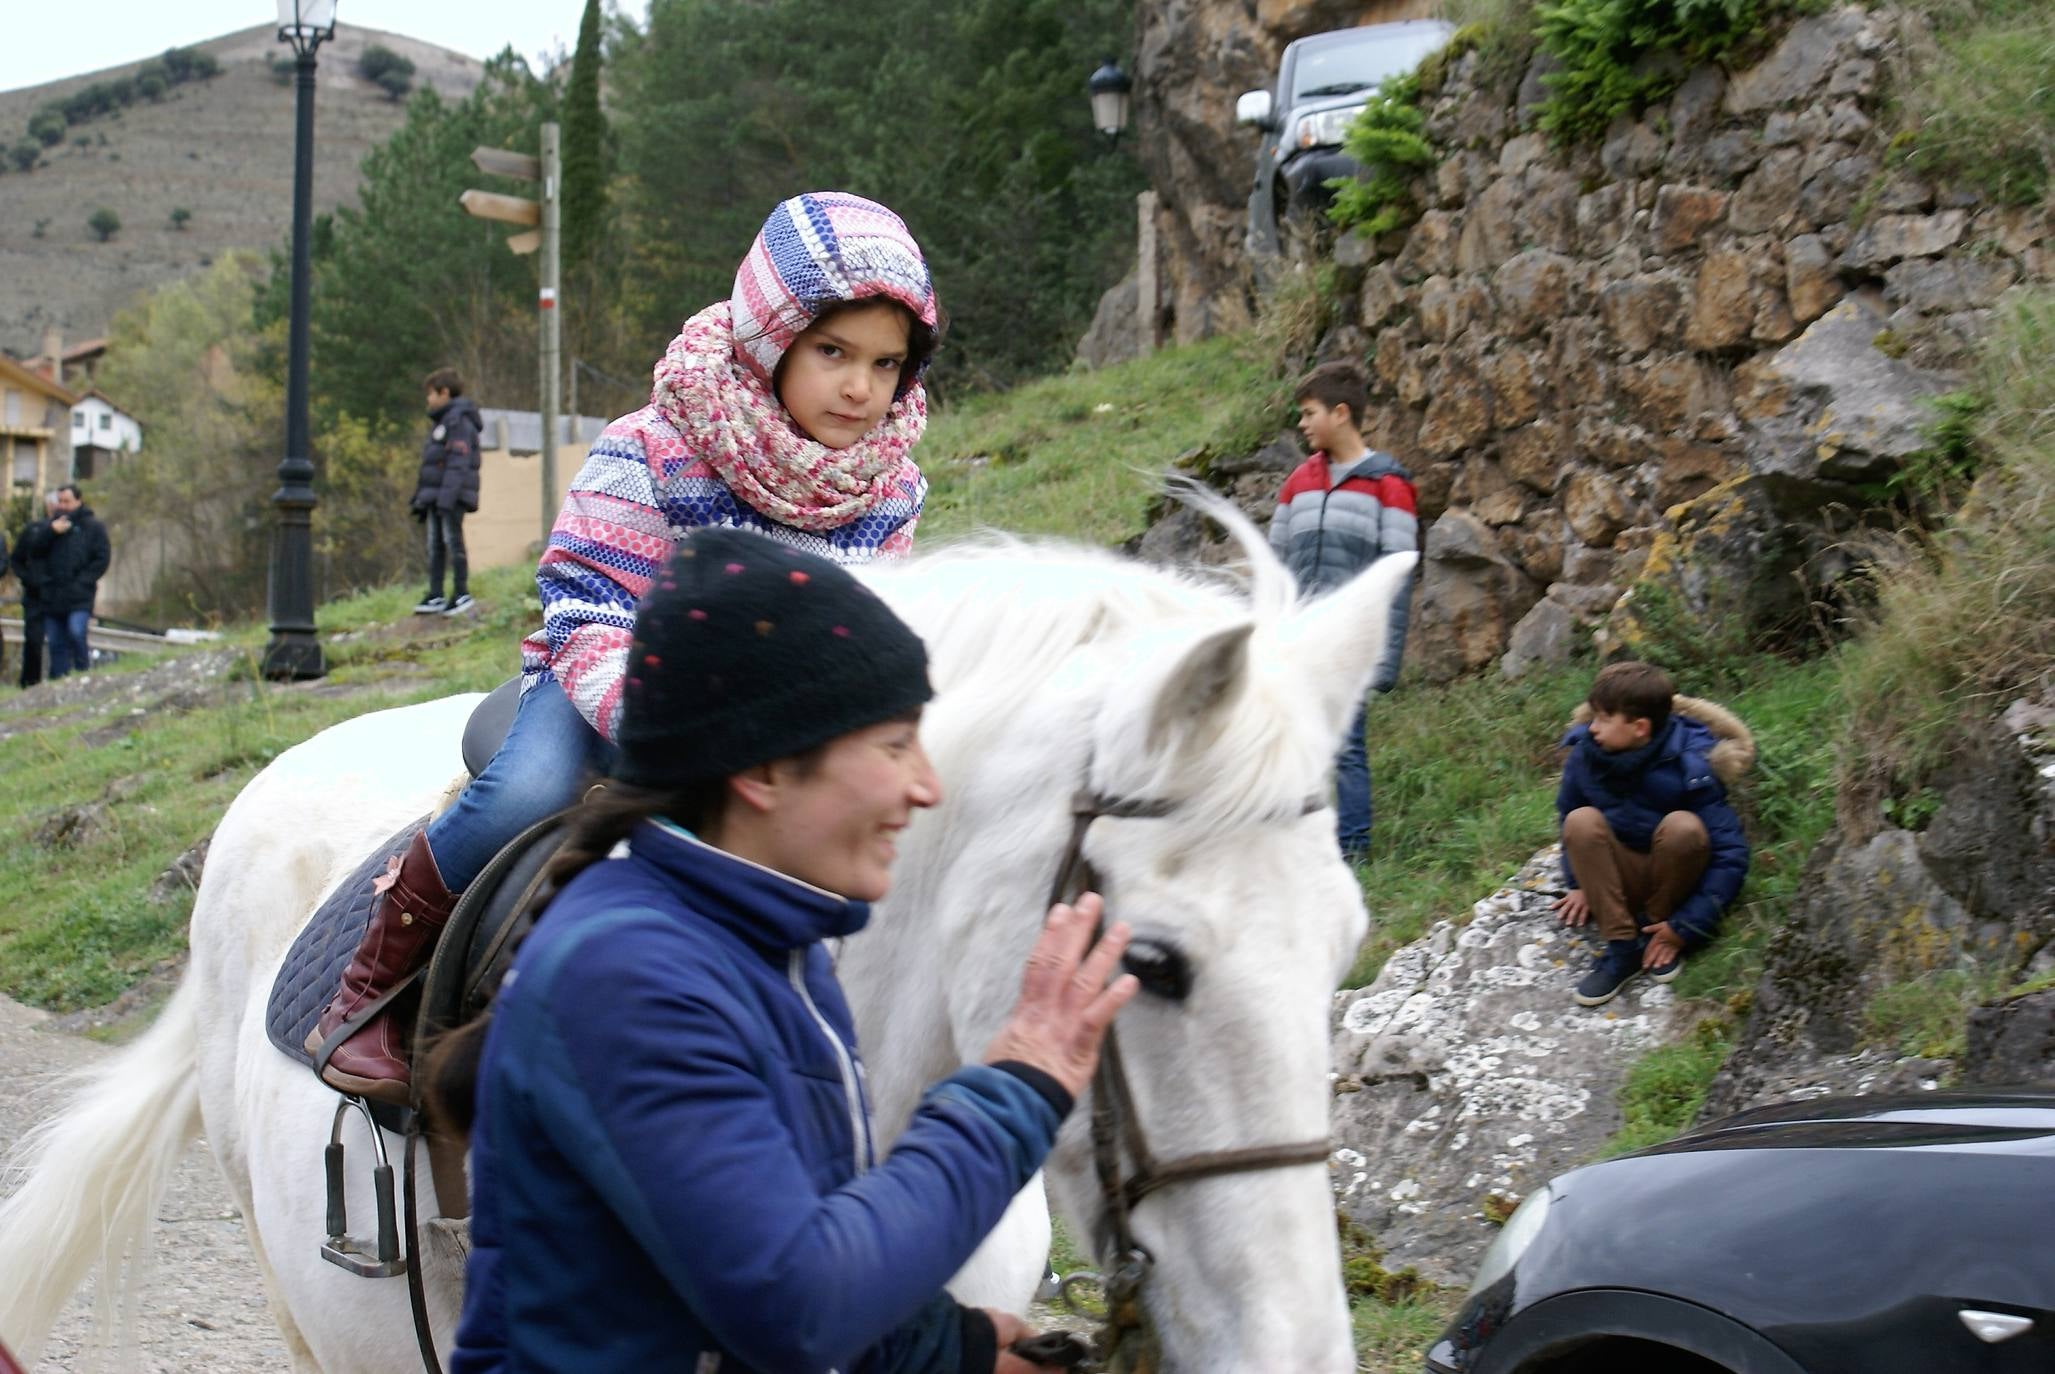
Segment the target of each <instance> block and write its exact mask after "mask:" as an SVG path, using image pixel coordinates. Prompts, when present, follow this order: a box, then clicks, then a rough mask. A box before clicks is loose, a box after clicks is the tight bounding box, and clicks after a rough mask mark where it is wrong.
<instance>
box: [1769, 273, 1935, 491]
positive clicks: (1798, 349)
mask: <svg viewBox="0 0 2055 1374" xmlns="http://www.w3.org/2000/svg"><path fill="white" fill-rule="evenodd" d="M1884 327H1885V321H1884V317H1882V316H1880V315H1879V314H1877V313H1876V311H1874V310H1873V309H1871V308H1869V307H1868V306H1866V305H1864V304H1863V303H1862V302H1860V301H1858V300H1854V299H1849V300H1844V301H1842V302H1841V303H1840V304H1839V305H1836V306H1835V307H1834V308H1833V309H1831V310H1829V311H1827V312H1826V314H1824V315H1822V316H1820V318H1819V319H1818V320H1817V321H1815V322H1814V323H1813V324H1812V325H1811V326H1810V327H1809V328H1808V329H1807V330H1806V331H1805V332H1804V333H1803V334H1801V335H1800V336H1799V337H1798V338H1797V339H1795V340H1793V341H1792V342H1791V343H1789V344H1787V345H1785V346H1784V347H1783V348H1781V349H1778V350H1777V351H1776V352H1775V353H1773V354H1771V355H1769V356H1768V357H1766V358H1760V359H1757V360H1755V361H1753V362H1750V363H1747V364H1744V365H1743V366H1742V367H1741V368H1739V369H1737V372H1736V381H1737V387H1736V395H1735V398H1734V404H1735V409H1736V411H1737V412H1738V413H1739V415H1740V418H1741V420H1742V422H1743V425H1742V431H1741V436H1742V444H1743V447H1744V448H1745V450H1746V451H1747V454H1748V463H1749V466H1750V467H1751V468H1752V469H1753V470H1754V471H1755V472H1757V473H1759V474H1762V475H1764V476H1770V477H1777V478H1781V479H1784V481H1785V482H1787V483H1790V484H1795V485H1796V486H1798V487H1801V488H1804V489H1806V490H1808V491H1810V492H1815V493H1817V494H1818V495H1817V497H1816V500H1815V504H1816V503H1817V500H1821V499H1838V498H1842V497H1845V496H1846V495H1847V488H1848V487H1849V486H1850V485H1853V484H1856V483H1869V482H1880V481H1882V480H1883V479H1885V478H1887V477H1889V476H1890V475H1891V474H1892V473H1894V472H1896V471H1897V470H1898V469H1899V466H1900V465H1901V464H1902V463H1903V462H1904V460H1905V459H1906V458H1907V457H1909V456H1911V455H1912V454H1914V453H1918V452H1920V451H1921V450H1923V449H1925V448H1927V447H1929V446H1930V443H1931V441H1930V440H1929V439H1928V437H1927V429H1928V427H1929V426H1930V425H1931V424H1932V422H1933V418H1934V417H1933V410H1932V408H1931V407H1930V406H1928V405H1926V404H1925V403H1924V402H1925V401H1926V399H1927V398H1929V397H1933V396H1937V395H1939V394H1940V393H1942V392H1944V391H1947V390H1949V389H1950V388H1951V387H1953V386H1954V385H1955V382H1954V379H1952V378H1950V377H1948V376H1945V375H1942V374H1939V373H1935V372H1930V371H1927V370H1925V369H1922V368H1917V367H1913V366H1911V365H1910V364H1908V363H1905V362H1903V361H1901V360H1899V359H1897V358H1894V357H1892V356H1890V355H1889V354H1888V353H1886V352H1885V351H1884V350H1883V349H1881V348H1879V347H1878V346H1877V344H1878V340H1879V336H1880V335H1881V334H1882V333H1883V331H1884ZM1822 488H1824V489H1825V490H1822Z"/></svg>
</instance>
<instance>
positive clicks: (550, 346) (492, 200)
mask: <svg viewBox="0 0 2055 1374" xmlns="http://www.w3.org/2000/svg"><path fill="white" fill-rule="evenodd" d="M560 147H561V142H560V136H559V132H558V129H557V126H556V125H554V124H545V125H543V126H542V156H541V157H530V156H528V154H526V153H515V152H509V151H508V150H507V149H505V148H473V149H472V150H471V165H472V166H473V167H476V168H477V169H478V170H479V171H481V172H484V173H487V174H488V175H490V176H500V177H509V178H511V179H513V180H515V181H536V182H540V183H541V184H542V198H541V199H540V200H529V199H527V198H526V197H524V196H506V195H501V194H499V193H498V192H497V191H477V190H472V191H466V192H464V194H463V195H461V196H459V197H457V203H458V204H459V205H461V206H463V207H464V213H466V214H469V215H476V216H477V217H478V218H479V219H490V220H497V221H499V222H500V223H502V224H518V225H522V226H524V227H525V228H526V229H527V230H528V232H527V233H524V234H515V235H513V236H512V237H511V238H509V239H508V240H507V247H508V248H510V249H512V250H513V251H514V252H515V253H519V254H526V253H533V252H534V251H535V250H536V249H538V248H540V249H541V250H542V260H541V263H540V267H541V277H542V280H541V283H540V285H539V288H538V290H537V292H536V297H535V307H536V311H537V313H538V314H539V316H540V319H541V324H542V348H541V362H542V541H543V543H544V544H547V543H548V542H549V532H550V529H551V527H552V526H554V525H555V524H556V514H557V397H558V387H559V386H560V385H561V384H562V380H563V379H562V378H561V377H560V376H559V375H558V374H559V371H560V369H559V368H558V366H557V358H558V354H559V352H560V349H561V347H562V344H561V338H562V330H561V326H560V324H559V321H558V316H557V306H558V298H557V286H558V282H557V274H558V271H559V267H560V263H559V260H558V247H557V245H558V239H559V234H558V229H559V221H558V201H559V199H560V195H561V191H562V187H563V169H562V166H561V156H560Z"/></svg>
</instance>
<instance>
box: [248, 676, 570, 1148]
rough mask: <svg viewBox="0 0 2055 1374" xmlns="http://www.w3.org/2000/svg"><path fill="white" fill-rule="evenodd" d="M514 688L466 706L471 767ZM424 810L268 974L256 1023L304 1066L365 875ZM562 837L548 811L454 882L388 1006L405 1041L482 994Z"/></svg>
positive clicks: (472, 1011) (476, 766) (361, 898)
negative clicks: (427, 952)
mask: <svg viewBox="0 0 2055 1374" xmlns="http://www.w3.org/2000/svg"><path fill="white" fill-rule="evenodd" d="M520 688H521V683H520V679H519V678H514V679H510V680H509V681H507V682H505V683H502V684H501V685H500V686H499V687H497V688H495V689H494V690H493V691H492V693H491V694H490V695H488V696H487V697H486V699H485V700H484V701H482V702H480V703H479V704H478V707H477V708H476V709H475V710H474V711H473V712H472V713H471V718H470V720H469V721H468V722H467V723H466V725H465V727H464V750H463V752H464V766H465V769H466V770H467V771H468V772H469V773H470V774H471V776H473V777H476V776H477V775H478V773H479V771H480V770H481V769H483V768H484V766H485V764H486V763H487V762H488V761H490V760H491V758H492V756H493V754H494V753H495V752H497V751H498V749H499V746H500V742H501V741H502V740H503V739H505V737H506V732H507V727H508V726H509V725H510V724H511V723H512V721H513V716H514V708H515V707H516V705H518V703H519V699H520ZM427 820H428V818H427V817H425V816H423V817H417V818H415V819H414V820H412V821H409V822H408V823H407V824H406V825H404V826H402V827H401V828H400V829H399V830H398V831H397V832H395V833H394V834H393V835H392V836H390V837H389V838H388V839H386V840H385V841H384V842H383V843H381V844H380V845H378V846H377V848H375V849H374V850H372V851H371V853H370V854H369V855H367V856H366V857H365V859H364V862H363V863H361V864H360V865H358V867H357V868H356V869H355V870H353V871H352V872H351V873H350V875H349V876H348V877H347V878H345V879H343V881H342V882H341V883H339V884H337V885H336V887H335V889H334V890H333V891H332V892H330V893H329V895H328V898H327V900H326V901H324V902H322V904H321V906H320V907H319V908H318V909H316V911H315V912H314V914H313V915H312V916H311V917H309V918H308V920H307V924H306V925H305V927H303V928H302V929H301V931H300V934H299V936H298V938H297V939H295V940H294V941H293V946H292V948H291V950H289V951H288V952H287V954H286V957H285V962H284V964H282V965H281V966H280V968H279V971H278V976H277V978H276V979H275V980H274V981H273V982H272V985H271V997H270V1000H269V1002H268V1003H267V1004H266V1008H265V1018H264V1028H265V1033H266V1034H267V1035H268V1036H269V1037H270V1040H271V1043H272V1044H274V1045H276V1046H277V1047H278V1048H279V1050H280V1051H281V1052H282V1053H284V1054H286V1055H289V1056H291V1057H292V1058H293V1059H295V1060H297V1061H298V1062H300V1063H302V1064H305V1065H307V1067H308V1068H309V1069H312V1068H313V1067H314V1059H313V1056H312V1055H310V1054H309V1053H308V1052H307V1049H306V1044H305V1041H306V1038H307V1033H308V1032H309V1031H311V1030H312V1029H313V1028H314V1023H315V1022H316V1021H317V1020H318V1019H319V1018H320V1016H321V1009H322V1008H323V1007H324V1006H325V1005H326V1004H327V1002H328V999H329V998H330V997H332V996H333V995H334V993H335V989H336V987H337V986H338V984H339V983H340V982H341V980H342V973H343V969H344V967H345V966H346V965H347V964H348V963H349V961H350V956H351V955H352V954H353V953H354V952H355V951H356V948H357V942H358V941H359V940H361V939H362V938H363V935H364V929H365V927H366V926H367V925H368V924H369V922H370V918H371V908H372V906H373V905H374V903H375V902H376V900H377V899H376V894H375V893H374V892H373V891H372V881H373V879H375V878H376V877H377V876H378V875H379V874H381V873H383V872H384V871H385V869H386V865H387V863H388V861H389V860H390V859H391V858H392V857H393V856H394V855H397V854H399V853H401V852H403V851H404V850H405V849H406V847H407V843H408V841H409V840H410V839H411V838H412V837H413V834H414V832H415V831H416V830H418V829H420V828H421V826H422V825H423V824H425V823H426V821H427ZM562 844H563V823H562V822H561V821H560V820H559V819H558V818H556V817H551V818H550V819H548V820H545V821H541V822H538V823H537V824H535V825H533V826H530V827H529V828H528V829H527V830H526V831H523V832H522V833H521V834H520V835H518V836H516V837H515V839H514V840H513V841H512V842H511V843H510V844H508V845H507V846H506V847H505V848H504V849H502V850H501V851H500V852H499V854H498V855H496V856H495V857H494V858H493V860H492V862H491V863H489V864H488V865H486V867H485V871H484V872H482V873H481V874H479V876H478V878H477V879H476V880H475V881H474V882H472V883H471V885H470V886H469V887H467V888H465V889H464V894H463V897H462V898H461V899H460V900H459V901H458V903H457V906H456V909H455V910H454V911H453V912H452V913H451V914H450V919H449V923H448V925H446V926H445V927H444V928H443V932H442V936H441V938H440V939H439V940H438V941H437V942H436V947H435V954H434V956H433V958H432V959H431V960H430V961H429V963H428V966H427V968H426V969H425V970H424V972H423V973H421V974H418V975H416V979H415V985H414V986H413V987H411V988H409V989H408V990H407V991H406V992H405V993H403V994H402V995H401V997H400V998H399V999H396V1001H395V1004H394V1006H393V1008H392V1014H393V1015H394V1016H395V1017H396V1018H397V1024H399V1025H401V1026H408V1027H411V1028H412V1035H411V1037H410V1039H409V1045H410V1046H416V1045H425V1044H427V1043H428V1042H429V1040H430V1039H432V1038H433V1037H434V1036H435V1035H437V1034H440V1033H442V1032H443V1031H447V1030H452V1029H454V1028H456V1027H458V1026H461V1025H463V1024H464V1023H465V1022H467V1021H469V1020H471V1019H472V1018H473V1017H475V1016H477V1015H478V1014H480V1013H481V1012H483V1011H484V1010H485V1008H486V1007H487V1006H488V1005H489V1004H490V1003H491V1001H492V995H493V993H494V992H496V991H497V990H498V989H499V984H500V980H501V979H502V978H503V977H505V976H506V971H507V966H508V964H509V963H510V962H511V961H512V958H513V952H514V948H515V947H516V946H517V945H518V944H519V943H520V937H521V936H522V935H523V934H525V933H526V932H527V929H528V927H529V926H530V925H531V924H533V921H534V917H533V914H532V913H530V912H528V911H526V909H525V908H526V906H527V904H528V902H529V899H530V898H532V897H533V896H534V893H535V889H536V888H537V887H538V886H539V885H540V883H541V880H542V874H543V871H544V870H545V869H546V868H547V867H548V865H549V861H550V859H551V858H552V857H553V856H554V855H555V854H556V851H557V850H558V849H559V848H561V847H562ZM371 1112H372V1116H373V1118H374V1119H375V1120H377V1122H378V1124H379V1125H381V1126H383V1127H385V1128H386V1129H387V1130H390V1131H393V1132H394V1133H396V1134H404V1133H405V1132H406V1128H407V1125H408V1121H407V1117H408V1116H409V1115H410V1113H409V1112H408V1111H406V1110H403V1109H399V1108H394V1107H390V1106H387V1105H385V1104H382V1103H372V1104H371Z"/></svg>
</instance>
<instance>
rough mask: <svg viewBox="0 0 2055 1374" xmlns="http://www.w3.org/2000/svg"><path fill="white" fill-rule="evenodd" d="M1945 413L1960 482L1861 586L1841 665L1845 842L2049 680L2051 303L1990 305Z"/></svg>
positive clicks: (2050, 297)
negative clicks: (1964, 389) (1935, 525)
mask: <svg viewBox="0 0 2055 1374" xmlns="http://www.w3.org/2000/svg"><path fill="white" fill-rule="evenodd" d="M1970 382H1971V389H1972V390H1973V391H1974V392H1975V393H1976V394H1977V395H1978V396H1980V397H1983V398H1987V399H1986V400H1984V401H1982V402H1980V403H1978V404H1976V405H1970V404H1968V403H1966V402H1962V403H1958V404H1956V405H1955V406H1954V407H1953V408H1952V411H1951V412H1950V413H1948V414H1947V415H1946V427H1947V430H1948V432H1949V433H1950V434H1951V436H1952V437H1950V438H1949V439H1948V441H1947V442H1948V443H1949V444H1950V445H1951V446H1954V447H1955V448H1956V449H1957V450H1958V451H1959V452H1960V453H1961V454H1963V455H1964V456H1962V457H1960V458H1957V459H1955V460H1953V462H1954V464H1955V470H1956V471H1958V472H1959V471H1962V470H1966V468H1967V467H1968V466H1969V465H1972V464H1973V465H1974V467H1975V471H1976V478H1975V483H1974V485H1973V486H1971V487H1970V489H1969V492H1968V495H1967V497H1966V498H1965V499H1964V501H1963V503H1962V505H1961V508H1960V509H1959V510H1957V511H1956V512H1955V513H1954V514H1953V516H1952V517H1950V519H1949V522H1948V524H1947V525H1946V526H1945V527H1944V528H1943V529H1942V531H1941V532H1940V534H1939V535H1938V536H1935V537H1926V536H1921V535H1919V534H1917V533H1910V534H1908V535H1907V536H1905V538H1904V539H1903V541H1901V546H1900V551H1899V553H1898V554H1897V556H1896V557H1894V558H1893V559H1891V560H1889V561H1888V562H1887V563H1885V564H1883V565H1880V568H1879V571H1878V572H1877V573H1875V574H1874V578H1873V580H1874V583H1875V597H1874V601H1873V603H1872V604H1871V605H1869V606H1868V607H1866V608H1864V609H1862V610H1861V611H1860V612H1859V614H1858V619H1859V622H1860V624H1861V627H1862V629H1863V633H1862V635H1861V637H1860V638H1859V640H1858V641H1857V642H1856V643H1855V644H1853V645H1851V646H1850V649H1849V651H1848V652H1847V653H1846V654H1845V655H1844V657H1843V679H1844V691H1845V693H1846V695H1847V698H1848V703H1849V706H1848V712H1847V716H1846V722H1847V723H1846V725H1845V726H1844V729H1843V732H1842V734H1841V738H1840V746H1841V755H1840V767H1839V773H1840V778H1839V803H1840V809H1841V813H1842V815H1843V817H1844V819H1846V820H1847V821H1849V822H1850V823H1851V824H1852V825H1853V826H1854V827H1855V829H1856V830H1857V831H1858V832H1860V831H1863V830H1865V829H1866V828H1868V827H1870V826H1873V825H1874V824H1875V823H1876V822H1877V820H1878V819H1879V818H1880V815H1881V806H1882V803H1883V802H1884V801H1885V800H1886V799H1887V798H1891V797H1898V798H1912V797H1915V796H1916V795H1917V794H1918V793H1919V791H1920V789H1921V788H1923V787H1924V786H1925V785H1926V783H1927V782H1928V781H1929V779H1930V778H1931V776H1932V775H1933V773H1934V771H1935V770H1936V769H1937V768H1938V767H1939V766H1940V765H1941V764H1942V763H1943V762H1944V761H1945V760H1946V759H1948V758H1949V757H1951V756H1952V755H1953V753H1954V752H1955V748H1956V746H1957V744H1958V742H1959V741H1960V740H1961V739H1962V738H1963V737H1964V733H1965V731H1968V730H1973V729H1976V728H1979V727H1980V725H1981V723H1982V722H1983V721H1984V720H1986V719H1987V718H1988V716H1989V715H1990V714H1991V711H1992V709H1993V708H1994V706H1995V707H2002V706H2003V705H2004V704H2005V703H2006V702H2008V701H2010V700H2011V699H2012V698H2013V697H2014V696H2015V695H2017V694H2020V693H2023V692H2029V691H2033V690H2036V689H2037V687H2038V686H2039V685H2040V684H2043V683H2046V682H2047V681H2049V680H2050V679H2051V678H2055V616H2051V615H2049V613H2048V608H2049V607H2050V606H2051V605H2055V291H2051V290H2048V289H2046V288H2042V289H2040V290H2038V291H2036V292H2034V293H2032V294H2029V295H2025V296H2022V297H2020V298H2018V299H2016V300H2014V301H2012V302H2011V303H2009V304H2008V305H2006V306H2005V307H2003V308H2001V309H2000V311H1999V313H1998V317H1997V320H1996V322H1995V324H1994V326H1993V328H1992V331H1991V333H1990V334H1989V336H1988V337H1987V338H1986V339H1985V341H1984V343H1983V345H1982V348H1981V350H1980V353H1979V359H1978V363H1977V367H1976V372H1975V375H1974V376H1973V377H1972V378H1971V379H1970Z"/></svg>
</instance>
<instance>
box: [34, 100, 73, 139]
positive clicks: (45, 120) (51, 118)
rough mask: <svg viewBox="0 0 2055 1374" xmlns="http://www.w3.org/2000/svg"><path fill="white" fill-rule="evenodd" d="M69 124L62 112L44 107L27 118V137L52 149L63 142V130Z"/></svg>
mask: <svg viewBox="0 0 2055 1374" xmlns="http://www.w3.org/2000/svg"><path fill="white" fill-rule="evenodd" d="M69 123H70V121H69V120H67V119H65V117H64V111H62V110H59V109H57V108H55V107H53V106H49V105H45V106H44V107H43V108H42V109H40V110H38V111H36V112H35V113H34V114H32V115H30V116H29V137H30V138H33V139H35V140H36V141H37V142H38V143H40V144H42V145H43V146H44V147H46V148H49V147H54V146H56V145H57V144H58V143H61V142H63V141H64V130H65V128H66V127H67V126H68V125H69Z"/></svg>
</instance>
